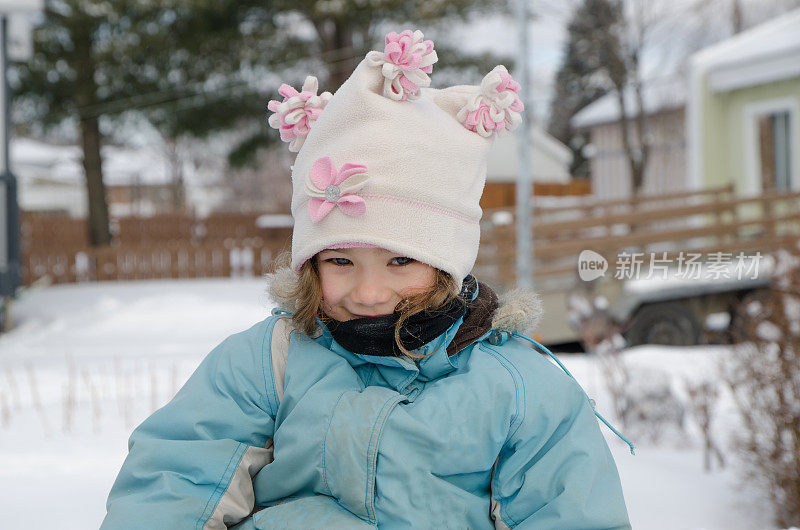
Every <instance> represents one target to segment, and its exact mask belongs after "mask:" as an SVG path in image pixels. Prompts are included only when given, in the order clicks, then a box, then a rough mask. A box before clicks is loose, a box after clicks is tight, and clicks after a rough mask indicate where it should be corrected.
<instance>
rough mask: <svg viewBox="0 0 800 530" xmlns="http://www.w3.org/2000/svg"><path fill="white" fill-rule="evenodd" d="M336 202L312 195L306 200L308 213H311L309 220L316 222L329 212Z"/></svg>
mask: <svg viewBox="0 0 800 530" xmlns="http://www.w3.org/2000/svg"><path fill="white" fill-rule="evenodd" d="M335 206H336V204H334V203H332V202H331V201H326V200H325V199H320V198H319V197H312V198H311V200H309V201H308V213H309V214H310V215H311V222H313V223H318V222H320V221H322V220H323V219H324V218H325V216H326V215H328V214H329V213H330V211H331V210H333V208H334V207H335Z"/></svg>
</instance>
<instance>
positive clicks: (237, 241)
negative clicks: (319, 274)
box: [21, 214, 291, 285]
mask: <svg viewBox="0 0 800 530" xmlns="http://www.w3.org/2000/svg"><path fill="white" fill-rule="evenodd" d="M257 218H258V215H256V214H243V215H237V214H224V215H215V216H212V217H209V218H206V219H193V218H191V217H187V216H180V215H164V216H156V217H151V218H133V217H132V218H123V219H119V220H116V221H114V222H113V225H112V226H113V231H114V233H115V240H114V244H113V245H111V246H108V247H101V248H92V247H90V246H89V244H88V242H87V240H86V221H85V220H84V219H72V218H67V217H55V216H34V215H23V218H22V245H21V247H22V275H23V283H24V284H26V285H29V284H31V283H33V282H35V281H37V280H39V279H41V278H44V277H47V278H48V279H49V281H51V282H53V283H71V282H81V281H104V280H138V279H154V278H209V277H231V276H233V277H252V276H260V275H262V274H263V273H264V272H265V271H266V270H267V268H268V267H269V264H270V262H271V261H272V259H273V258H274V257H275V256H276V255H277V254H278V253H279V252H281V251H282V250H287V249H288V248H289V244H290V238H291V228H284V227H280V228H258V227H257V225H256V219H257Z"/></svg>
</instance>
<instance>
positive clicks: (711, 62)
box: [691, 9, 800, 92]
mask: <svg viewBox="0 0 800 530" xmlns="http://www.w3.org/2000/svg"><path fill="white" fill-rule="evenodd" d="M691 61H692V69H693V70H694V71H695V72H697V73H700V74H707V76H708V83H709V87H710V88H711V90H712V91H714V92H727V91H730V90H734V89H737V88H744V87H748V86H754V85H761V84H764V83H769V82H774V81H780V80H783V79H790V78H793V77H798V76H800V9H795V10H794V11H790V12H788V13H785V14H783V15H781V16H779V17H777V18H775V19H772V20H770V21H768V22H765V23H763V24H760V25H758V26H756V27H754V28H751V29H749V30H747V31H743V32H742V33H739V34H738V35H735V36H733V37H731V38H729V39H726V40H724V41H722V42H720V43H718V44H715V45H713V46H709V47H708V48H705V49H703V50H701V51H699V52H697V53H696V54H694V55H693V56H692V59H691Z"/></svg>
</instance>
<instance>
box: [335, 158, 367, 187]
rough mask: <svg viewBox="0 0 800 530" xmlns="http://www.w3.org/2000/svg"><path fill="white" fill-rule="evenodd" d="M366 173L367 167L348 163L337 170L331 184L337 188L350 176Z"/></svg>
mask: <svg viewBox="0 0 800 530" xmlns="http://www.w3.org/2000/svg"><path fill="white" fill-rule="evenodd" d="M366 172H367V166H364V165H361V164H351V163H350V162H347V163H346V164H345V165H343V166H342V169H340V170H339V175H338V176H337V177H336V179H335V180H334V182H333V183H334V184H336V185H337V186H338V185H339V184H341V183H342V182H344V181H345V180H347V179H348V178H350V177H351V176H353V175H356V174H358V173H366Z"/></svg>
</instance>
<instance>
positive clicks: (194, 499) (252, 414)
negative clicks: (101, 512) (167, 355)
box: [101, 323, 277, 530]
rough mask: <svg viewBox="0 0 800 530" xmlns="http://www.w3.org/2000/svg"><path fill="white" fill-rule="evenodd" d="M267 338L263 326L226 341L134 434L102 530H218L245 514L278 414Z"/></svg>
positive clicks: (268, 458)
mask: <svg viewBox="0 0 800 530" xmlns="http://www.w3.org/2000/svg"><path fill="white" fill-rule="evenodd" d="M266 335H267V333H266V329H265V326H264V325H263V323H262V325H256V326H255V327H253V328H252V329H250V330H248V331H245V332H243V333H240V334H237V335H233V336H231V337H229V338H228V339H226V340H225V341H224V342H223V343H222V344H220V345H219V346H218V347H217V348H215V349H214V350H213V351H212V352H211V353H210V354H209V355H208V356H207V357H206V358H205V359H204V360H203V362H202V363H201V364H200V366H199V367H198V368H197V370H196V371H195V372H194V374H192V376H191V377H190V378H189V380H188V381H187V382H186V384H185V385H184V386H183V388H181V390H180V391H179V392H178V393H177V394H176V395H175V397H174V398H173V399H172V400H171V401H170V402H169V403H168V404H166V405H165V406H164V407H162V408H161V409H159V410H157V411H156V412H154V413H153V414H152V415H151V416H150V417H149V418H147V419H146V420H145V421H144V422H143V423H142V424H141V425H139V426H138V427H137V428H136V429H135V430H134V432H133V434H132V435H131V437H130V440H129V442H128V451H129V452H128V456H127V458H126V459H125V462H124V463H123V465H122V469H121V470H120V472H119V475H118V476H117V479H116V481H115V483H114V486H113V487H112V489H111V492H110V494H109V496H108V501H107V503H106V509H107V514H106V517H105V519H104V521H103V524H102V526H101V528H102V529H103V530H113V529H117V528H124V529H126V530H130V529H136V528H142V529H144V528H147V529H153V528H196V529H216V528H220V529H224V528H226V525H231V524H234V523H236V522H238V521H240V520H242V519H244V518H245V517H247V516H248V515H249V514H250V513H251V512H252V509H253V504H254V494H253V484H252V477H253V475H255V474H256V473H257V472H258V471H259V470H260V469H261V468H262V467H263V466H264V465H266V464H267V463H268V462H270V461H271V460H272V436H273V432H274V425H275V421H274V418H275V412H274V410H275V409H277V403H275V402H274V399H275V398H274V382H273V381H272V376H271V363H270V361H269V351H268V350H269V344H268V343H265V336H266ZM265 359H266V362H265ZM270 392H271V393H270Z"/></svg>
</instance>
